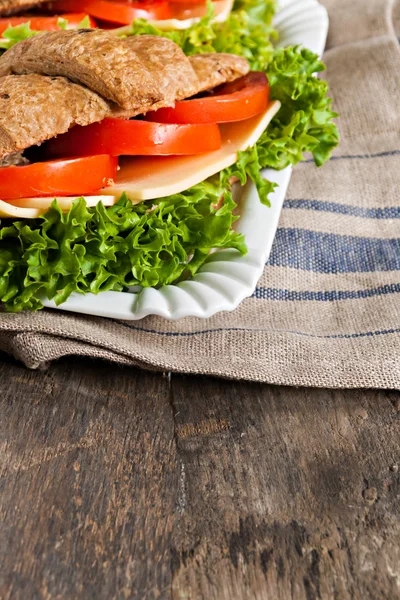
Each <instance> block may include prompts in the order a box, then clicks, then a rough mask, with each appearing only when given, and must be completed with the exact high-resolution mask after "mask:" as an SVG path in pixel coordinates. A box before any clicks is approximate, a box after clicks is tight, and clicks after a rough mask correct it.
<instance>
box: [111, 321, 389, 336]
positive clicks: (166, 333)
mask: <svg viewBox="0 0 400 600" xmlns="http://www.w3.org/2000/svg"><path fill="white" fill-rule="evenodd" d="M114 321H115V322H116V323H117V324H118V325H122V326H123V327H127V328H128V329H134V330H135V331H143V332H144V333H154V334H155V335H162V336H165V337H193V336H195V335H205V334H207V333H220V332H225V331H227V332H235V331H238V332H240V331H242V332H247V333H253V332H254V333H291V334H293V335H300V336H304V337H311V338H321V339H333V340H335V339H353V338H363V337H375V336H380V335H393V334H395V333H400V328H399V329H381V330H377V331H362V332H359V333H337V334H331V335H318V334H315V333H307V332H306V331H295V330H290V329H264V328H254V329H249V328H248V327H216V328H215V329H202V330H200V331H158V330H157V329H147V328H146V327H138V326H137V325H131V324H130V323H124V322H122V321H118V320H116V319H114Z"/></svg>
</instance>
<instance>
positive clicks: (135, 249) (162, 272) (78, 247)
mask: <svg viewBox="0 0 400 600" xmlns="http://www.w3.org/2000/svg"><path fill="white" fill-rule="evenodd" d="M222 194H223V200H222V201H221V195H222ZM235 207H236V204H235V202H234V201H233V199H232V194H231V192H230V191H229V190H224V189H222V187H221V185H220V183H219V182H218V181H213V182H207V181H206V182H203V183H201V184H198V185H196V186H194V187H192V188H191V189H190V190H187V191H185V192H182V193H181V194H175V195H173V196H169V197H168V198H163V199H159V200H156V201H147V202H142V203H140V204H136V205H133V204H132V202H131V201H130V200H128V199H127V198H126V196H122V197H121V199H120V200H119V202H118V203H117V204H115V205H114V206H112V207H109V208H105V207H104V205H103V204H102V203H99V204H97V206H95V207H93V208H88V207H87V206H86V202H85V200H84V199H83V198H80V199H78V200H76V201H75V202H74V204H73V206H72V208H71V209H70V210H69V212H68V213H66V214H63V212H62V211H61V210H60V208H59V206H58V204H57V202H56V201H54V202H53V203H52V205H51V208H50V209H49V210H48V211H47V213H46V214H45V215H43V217H40V218H37V219H33V220H21V221H16V222H14V223H12V224H7V223H6V222H5V223H4V224H2V226H1V227H0V300H1V302H2V303H3V305H4V307H5V309H6V310H8V311H12V312H17V311H20V310H22V309H31V310H37V309H39V308H41V307H42V302H41V298H43V297H47V298H50V299H54V300H55V302H56V304H61V303H62V302H65V300H67V298H68V297H69V296H70V294H71V293H72V292H81V293H87V292H92V293H94V294H97V293H99V292H102V291H106V290H117V291H120V290H123V289H126V288H127V287H129V286H137V285H139V286H142V287H160V286H162V285H166V284H169V283H173V282H175V281H177V280H178V279H182V278H185V277H188V276H193V275H194V274H195V273H196V272H197V271H198V269H199V268H200V267H201V265H202V264H203V263H204V262H205V260H206V259H207V257H208V255H209V253H210V251H211V249H213V248H235V249H237V250H238V251H239V252H240V253H242V254H244V253H245V252H246V246H245V243H244V238H243V235H242V234H239V233H236V232H235V231H234V229H233V228H232V225H233V223H234V222H235V221H236V219H237V218H238V217H236V216H234V214H233V210H234V208H235Z"/></svg>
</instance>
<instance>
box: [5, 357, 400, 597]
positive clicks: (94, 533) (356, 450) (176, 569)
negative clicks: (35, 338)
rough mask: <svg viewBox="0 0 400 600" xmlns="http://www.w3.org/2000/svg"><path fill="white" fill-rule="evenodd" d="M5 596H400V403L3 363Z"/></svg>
mask: <svg viewBox="0 0 400 600" xmlns="http://www.w3.org/2000/svg"><path fill="white" fill-rule="evenodd" d="M0 402H1V432H0V444H1V453H0V477H1V478H0V519H1V522H2V525H1V528H0V553H1V556H0V565H2V566H1V567H0V573H1V575H0V577H1V579H0V597H1V599H2V600H8V599H21V600H22V599H23V600H31V599H62V600H64V599H66V600H73V599H84V600H86V599H92V598H93V599H96V600H103V599H104V600H111V599H114V598H115V599H121V600H126V599H138V600H143V599H146V600H147V599H155V598H160V599H164V598H165V599H174V600H178V599H185V600H186V599H196V600H197V599H203V598H204V599H206V600H214V599H215V600H236V599H239V600H242V599H245V600H247V599H250V600H251V599H257V600H280V599H282V600H288V599H294V600H314V599H319V598H322V599H324V600H325V599H331V598H332V599H334V598H335V599H339V600H347V599H348V600H350V599H362V600H365V599H367V598H368V599H369V598H371V599H373V600H381V599H386V598H387V599H388V600H394V599H396V598H400V472H399V468H400V395H399V394H398V393H396V392H382V391H354V390H347V391H329V390H310V389H292V388H284V387H274V386H269V385H260V384H250V383H233V382H228V381H220V380H212V379H207V378H196V377H183V376H178V375H172V376H170V377H169V376H168V375H161V374H152V373H145V372H140V371H137V370H134V369H129V368H121V367H118V366H114V365H111V364H107V363H103V362H98V361H96V362H95V361H93V362H90V361H87V360H82V359H79V358H70V359H68V360H62V361H60V362H58V363H56V364H54V365H52V366H51V367H50V368H49V370H47V371H41V372H40V371H29V370H27V369H26V368H24V367H23V366H22V365H20V364H18V363H16V362H15V361H14V360H13V359H11V358H9V357H7V356H5V355H1V356H0Z"/></svg>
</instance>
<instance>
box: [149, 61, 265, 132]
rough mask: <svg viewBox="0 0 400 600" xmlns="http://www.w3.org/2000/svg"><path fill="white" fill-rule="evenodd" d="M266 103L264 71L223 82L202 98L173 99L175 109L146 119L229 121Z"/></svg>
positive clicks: (162, 110) (259, 109) (249, 114)
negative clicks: (175, 100)
mask: <svg viewBox="0 0 400 600" xmlns="http://www.w3.org/2000/svg"><path fill="white" fill-rule="evenodd" d="M268 102H269V86H268V80H267V77H266V75H265V73H259V72H256V71H254V72H251V73H248V74H247V75H245V76H244V77H241V78H240V79H237V80H236V81H233V82H232V83H226V84H224V85H222V86H220V87H219V88H216V89H215V90H214V92H213V93H212V94H211V95H209V96H205V97H204V98H193V99H192V100H182V101H181V102H176V103H175V107H174V108H160V109H159V110H156V111H154V112H149V113H147V115H146V117H145V119H146V120H148V121H155V122H157V123H232V122H234V121H243V120H244V119H249V118H250V117H254V116H255V115H258V114H259V113H261V112H263V111H264V110H265V109H266V108H267V106H268Z"/></svg>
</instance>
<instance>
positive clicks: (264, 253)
mask: <svg viewBox="0 0 400 600" xmlns="http://www.w3.org/2000/svg"><path fill="white" fill-rule="evenodd" d="M328 25H329V23H328V15H327V12H326V10H325V8H324V7H323V6H321V4H319V3H318V2H317V0H282V1H281V2H280V10H279V12H278V13H277V15H276V17H275V26H276V28H277V29H278V31H279V35H280V39H279V44H280V45H281V46H291V45H295V44H301V45H303V46H305V47H307V48H310V50H313V51H314V52H316V53H317V54H319V55H322V53H323V51H324V48H325V43H326V38H327V34H328ZM263 174H264V175H265V177H267V178H268V179H269V180H271V181H274V182H275V183H277V184H278V187H277V188H276V190H275V192H274V193H273V194H272V195H271V208H267V207H266V206H263V205H262V204H261V203H260V201H259V198H258V195H257V191H256V189H255V187H254V185H253V184H250V185H248V186H246V187H245V188H244V189H243V190H242V192H241V198H240V206H241V217H240V219H239V220H238V221H237V223H236V229H237V231H240V232H241V233H243V234H244V235H245V237H246V243H247V246H248V253H247V255H246V256H242V255H241V254H240V253H239V252H238V251H235V250H222V251H220V252H216V253H215V254H213V255H212V256H210V258H209V260H208V261H207V263H206V264H204V265H203V266H202V267H201V269H200V270H199V271H198V273H197V274H196V275H195V276H194V277H193V278H192V279H191V280H190V281H184V282H182V283H179V284H178V285H166V286H164V287H162V288H160V289H158V290H156V289H154V288H145V289H142V290H140V291H136V292H134V291H132V292H102V293H100V294H99V295H97V296H96V295H93V294H87V295H86V296H83V295H81V294H77V293H75V294H73V295H72V296H71V297H70V298H69V299H68V300H67V302H65V303H64V304H62V305H61V306H60V307H56V305H55V303H54V302H52V301H48V300H45V301H44V305H45V306H47V307H49V308H58V309H59V310H68V311H73V312H80V313H84V314H89V315H97V316H101V317H111V318H114V319H126V320H137V319H142V318H143V317H146V316H148V315H159V316H161V317H165V318H166V319H174V320H175V319H181V318H182V317H190V316H193V317H204V318H206V317H210V316H212V315H214V314H215V313H217V312H220V311H223V310H225V311H229V310H233V309H235V308H236V307H237V306H238V304H240V302H242V300H243V299H244V298H246V297H248V296H251V294H252V293H253V291H254V289H255V287H256V285H257V281H258V280H259V278H260V277H261V275H262V272H263V269H264V265H265V263H266V261H267V260H268V257H269V253H270V251H271V247H272V243H273V240H274V237H275V233H276V230H277V227H278V221H279V215H280V212H281V209H282V205H283V201H284V199H285V194H286V189H287V186H288V183H289V179H290V175H291V169H290V168H287V169H285V170H283V171H274V170H272V169H266V170H265V171H264V173H263Z"/></svg>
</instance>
